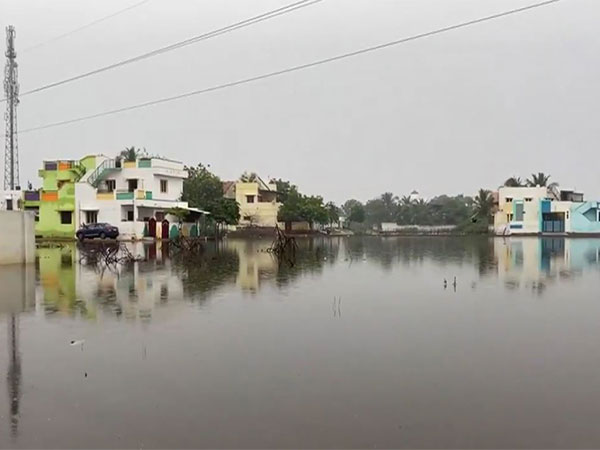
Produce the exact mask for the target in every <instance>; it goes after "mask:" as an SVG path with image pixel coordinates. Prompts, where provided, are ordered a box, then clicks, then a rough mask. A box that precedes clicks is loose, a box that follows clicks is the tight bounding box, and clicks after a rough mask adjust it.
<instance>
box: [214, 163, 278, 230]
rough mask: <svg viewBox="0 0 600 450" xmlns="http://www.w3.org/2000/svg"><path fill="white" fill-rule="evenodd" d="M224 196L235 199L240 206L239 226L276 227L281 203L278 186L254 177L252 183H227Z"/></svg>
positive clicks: (224, 186)
mask: <svg viewBox="0 0 600 450" xmlns="http://www.w3.org/2000/svg"><path fill="white" fill-rule="evenodd" d="M223 195H224V196H225V197H226V198H232V199H235V201H236V202H237V203H238V205H239V206H240V220H239V224H240V225H242V226H258V227H275V226H276V225H277V214H278V212H279V207H280V206H281V203H280V202H279V201H278V199H277V185H276V184H275V183H265V182H264V181H263V180H262V179H261V178H260V177H259V176H257V175H254V176H253V178H252V181H241V180H240V181H226V182H225V183H223Z"/></svg>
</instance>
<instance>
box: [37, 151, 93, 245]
mask: <svg viewBox="0 0 600 450" xmlns="http://www.w3.org/2000/svg"><path fill="white" fill-rule="evenodd" d="M95 164H96V157H95V156H86V157H85V158H83V159H82V160H81V161H79V162H74V163H73V166H72V167H71V168H70V169H65V170H44V169H41V170H40V171H39V172H38V173H39V175H40V177H42V192H41V198H40V201H39V221H38V222H36V226H35V234H36V236H41V237H42V238H68V239H74V238H75V231H76V229H77V223H76V218H75V183H76V182H77V181H78V180H79V179H80V178H81V177H82V176H83V175H84V174H85V173H86V172H87V171H89V170H92V169H94V168H95ZM56 166H57V168H58V161H57V164H56ZM55 192H56V193H57V195H58V200H56V201H49V200H48V199H47V196H46V198H45V196H44V194H50V195H52V193H55ZM36 203H37V202H36ZM27 206H34V205H33V203H32V204H31V205H29V203H28V202H25V207H27ZM61 211H64V212H71V222H70V223H62V222H61Z"/></svg>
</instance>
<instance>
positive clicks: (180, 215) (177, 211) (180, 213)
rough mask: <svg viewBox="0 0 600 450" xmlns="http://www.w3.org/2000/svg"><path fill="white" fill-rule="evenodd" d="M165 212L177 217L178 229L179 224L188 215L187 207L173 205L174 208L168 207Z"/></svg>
mask: <svg viewBox="0 0 600 450" xmlns="http://www.w3.org/2000/svg"><path fill="white" fill-rule="evenodd" d="M167 214H170V215H172V216H175V217H177V224H178V227H179V229H180V230H181V225H182V223H183V221H184V220H185V218H186V217H187V216H188V214H189V211H188V210H187V209H183V208H179V207H175V208H169V209H168V210H167Z"/></svg>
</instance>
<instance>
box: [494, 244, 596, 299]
mask: <svg viewBox="0 0 600 450" xmlns="http://www.w3.org/2000/svg"><path fill="white" fill-rule="evenodd" d="M494 253H495V255H496V257H497V259H498V269H499V270H498V277H499V278H500V280H501V281H502V282H504V284H505V286H506V287H507V288H509V289H517V288H530V289H532V290H536V291H538V292H543V290H544V289H545V288H546V287H547V286H548V285H549V284H551V283H554V282H556V281H566V280H569V279H571V278H573V277H574V276H578V275H581V274H582V273H583V272H584V271H586V270H589V269H593V268H596V269H597V268H598V267H599V265H600V240H598V239H580V238H577V239H568V238H567V239H565V238H551V237H547V238H546V237H544V238H537V237H535V238H534V237H531V238H526V237H524V238H515V237H511V238H509V239H495V240H494Z"/></svg>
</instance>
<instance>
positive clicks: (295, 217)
mask: <svg viewBox="0 0 600 450" xmlns="http://www.w3.org/2000/svg"><path fill="white" fill-rule="evenodd" d="M302 206H303V199H302V194H300V192H298V188H297V187H296V186H291V187H290V189H289V190H288V192H287V193H286V198H285V200H284V201H283V203H282V205H281V207H280V208H279V212H278V213H277V220H279V221H280V222H286V223H290V222H298V221H300V220H302Z"/></svg>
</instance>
